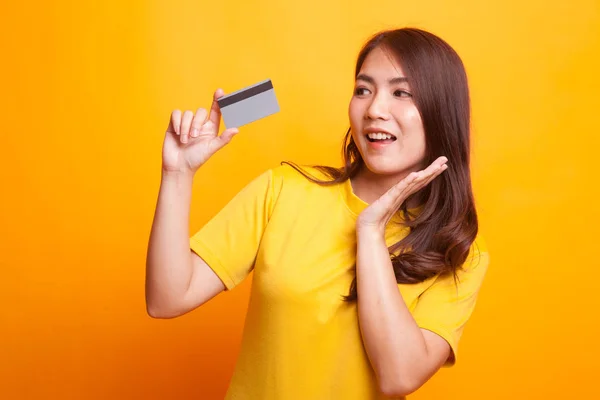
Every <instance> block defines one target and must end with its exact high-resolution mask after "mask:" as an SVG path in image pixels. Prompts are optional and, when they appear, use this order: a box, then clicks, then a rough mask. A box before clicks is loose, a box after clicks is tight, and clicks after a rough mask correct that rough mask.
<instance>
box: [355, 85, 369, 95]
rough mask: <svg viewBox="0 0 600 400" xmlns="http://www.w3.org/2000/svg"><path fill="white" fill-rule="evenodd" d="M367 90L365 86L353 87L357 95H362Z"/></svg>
mask: <svg viewBox="0 0 600 400" xmlns="http://www.w3.org/2000/svg"><path fill="white" fill-rule="evenodd" d="M368 91H369V89H367V88H363V87H359V88H356V89H354V94H355V95H357V96H363V95H365V94H367V92H368Z"/></svg>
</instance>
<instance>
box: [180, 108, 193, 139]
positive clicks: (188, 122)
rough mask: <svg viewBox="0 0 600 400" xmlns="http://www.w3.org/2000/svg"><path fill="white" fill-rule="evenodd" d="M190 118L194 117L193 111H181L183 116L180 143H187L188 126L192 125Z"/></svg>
mask: <svg viewBox="0 0 600 400" xmlns="http://www.w3.org/2000/svg"><path fill="white" fill-rule="evenodd" d="M192 118H194V113H193V112H191V111H190V110H186V112H184V113H183V118H182V120H181V132H180V136H181V139H180V140H181V143H187V141H188V137H189V135H190V126H191V125H192Z"/></svg>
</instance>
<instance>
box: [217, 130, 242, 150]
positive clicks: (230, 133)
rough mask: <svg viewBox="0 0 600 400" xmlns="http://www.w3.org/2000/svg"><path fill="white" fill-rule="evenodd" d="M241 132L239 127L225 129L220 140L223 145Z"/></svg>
mask: <svg viewBox="0 0 600 400" xmlns="http://www.w3.org/2000/svg"><path fill="white" fill-rule="evenodd" d="M238 133H239V130H238V129H237V128H229V129H226V130H225V131H223V133H222V134H221V136H219V141H220V142H222V143H223V146H224V145H226V144H227V143H229V142H230V141H231V139H232V138H233V137H234V136H235V135H237V134H238Z"/></svg>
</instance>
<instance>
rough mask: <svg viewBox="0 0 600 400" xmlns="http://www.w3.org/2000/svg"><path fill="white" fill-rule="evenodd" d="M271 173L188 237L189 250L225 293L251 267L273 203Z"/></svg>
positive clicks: (243, 191) (250, 186) (264, 174)
mask: <svg viewBox="0 0 600 400" xmlns="http://www.w3.org/2000/svg"><path fill="white" fill-rule="evenodd" d="M273 180H274V178H273V171H272V170H268V171H266V172H264V173H263V174H261V175H260V176H258V177H257V178H255V179H254V180H253V181H252V182H250V183H249V184H248V185H246V186H245V187H244V188H243V189H242V190H241V191H240V192H238V193H237V194H236V195H235V196H234V197H233V199H231V200H230V201H229V203H227V205H225V207H223V208H222V209H221V210H220V211H219V212H218V213H217V214H216V215H215V216H214V217H212V219H210V220H209V221H208V222H207V223H206V224H205V225H204V226H203V227H202V228H201V229H200V230H198V231H197V232H196V233H194V234H193V235H192V236H191V238H190V248H191V249H192V251H194V252H195V253H196V254H198V255H199V256H200V257H201V258H202V259H203V260H204V261H205V262H206V263H207V264H208V265H209V267H210V268H211V269H212V270H213V271H214V272H215V273H216V274H217V276H218V277H219V278H220V279H221V281H223V284H224V285H225V287H226V290H231V289H233V288H234V287H235V286H237V285H238V284H239V283H241V282H242V281H243V280H244V279H245V278H246V277H247V276H248V275H249V274H250V272H251V271H252V269H253V268H254V262H255V260H256V255H257V253H258V248H259V245H260V242H261V239H262V236H263V232H264V230H265V228H266V226H267V223H268V222H269V218H270V215H271V211H272V208H273V205H274V202H275V196H274V183H273Z"/></svg>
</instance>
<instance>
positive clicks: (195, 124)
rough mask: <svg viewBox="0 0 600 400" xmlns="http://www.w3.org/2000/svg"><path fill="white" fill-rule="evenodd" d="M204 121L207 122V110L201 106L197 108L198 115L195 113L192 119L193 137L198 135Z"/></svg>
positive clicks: (191, 132)
mask: <svg viewBox="0 0 600 400" xmlns="http://www.w3.org/2000/svg"><path fill="white" fill-rule="evenodd" d="M204 122H206V110H205V109H204V108H199V109H197V110H196V115H194V119H193V120H192V127H191V131H190V136H191V137H193V138H195V137H198V135H199V134H200V129H201V128H202V125H204Z"/></svg>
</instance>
